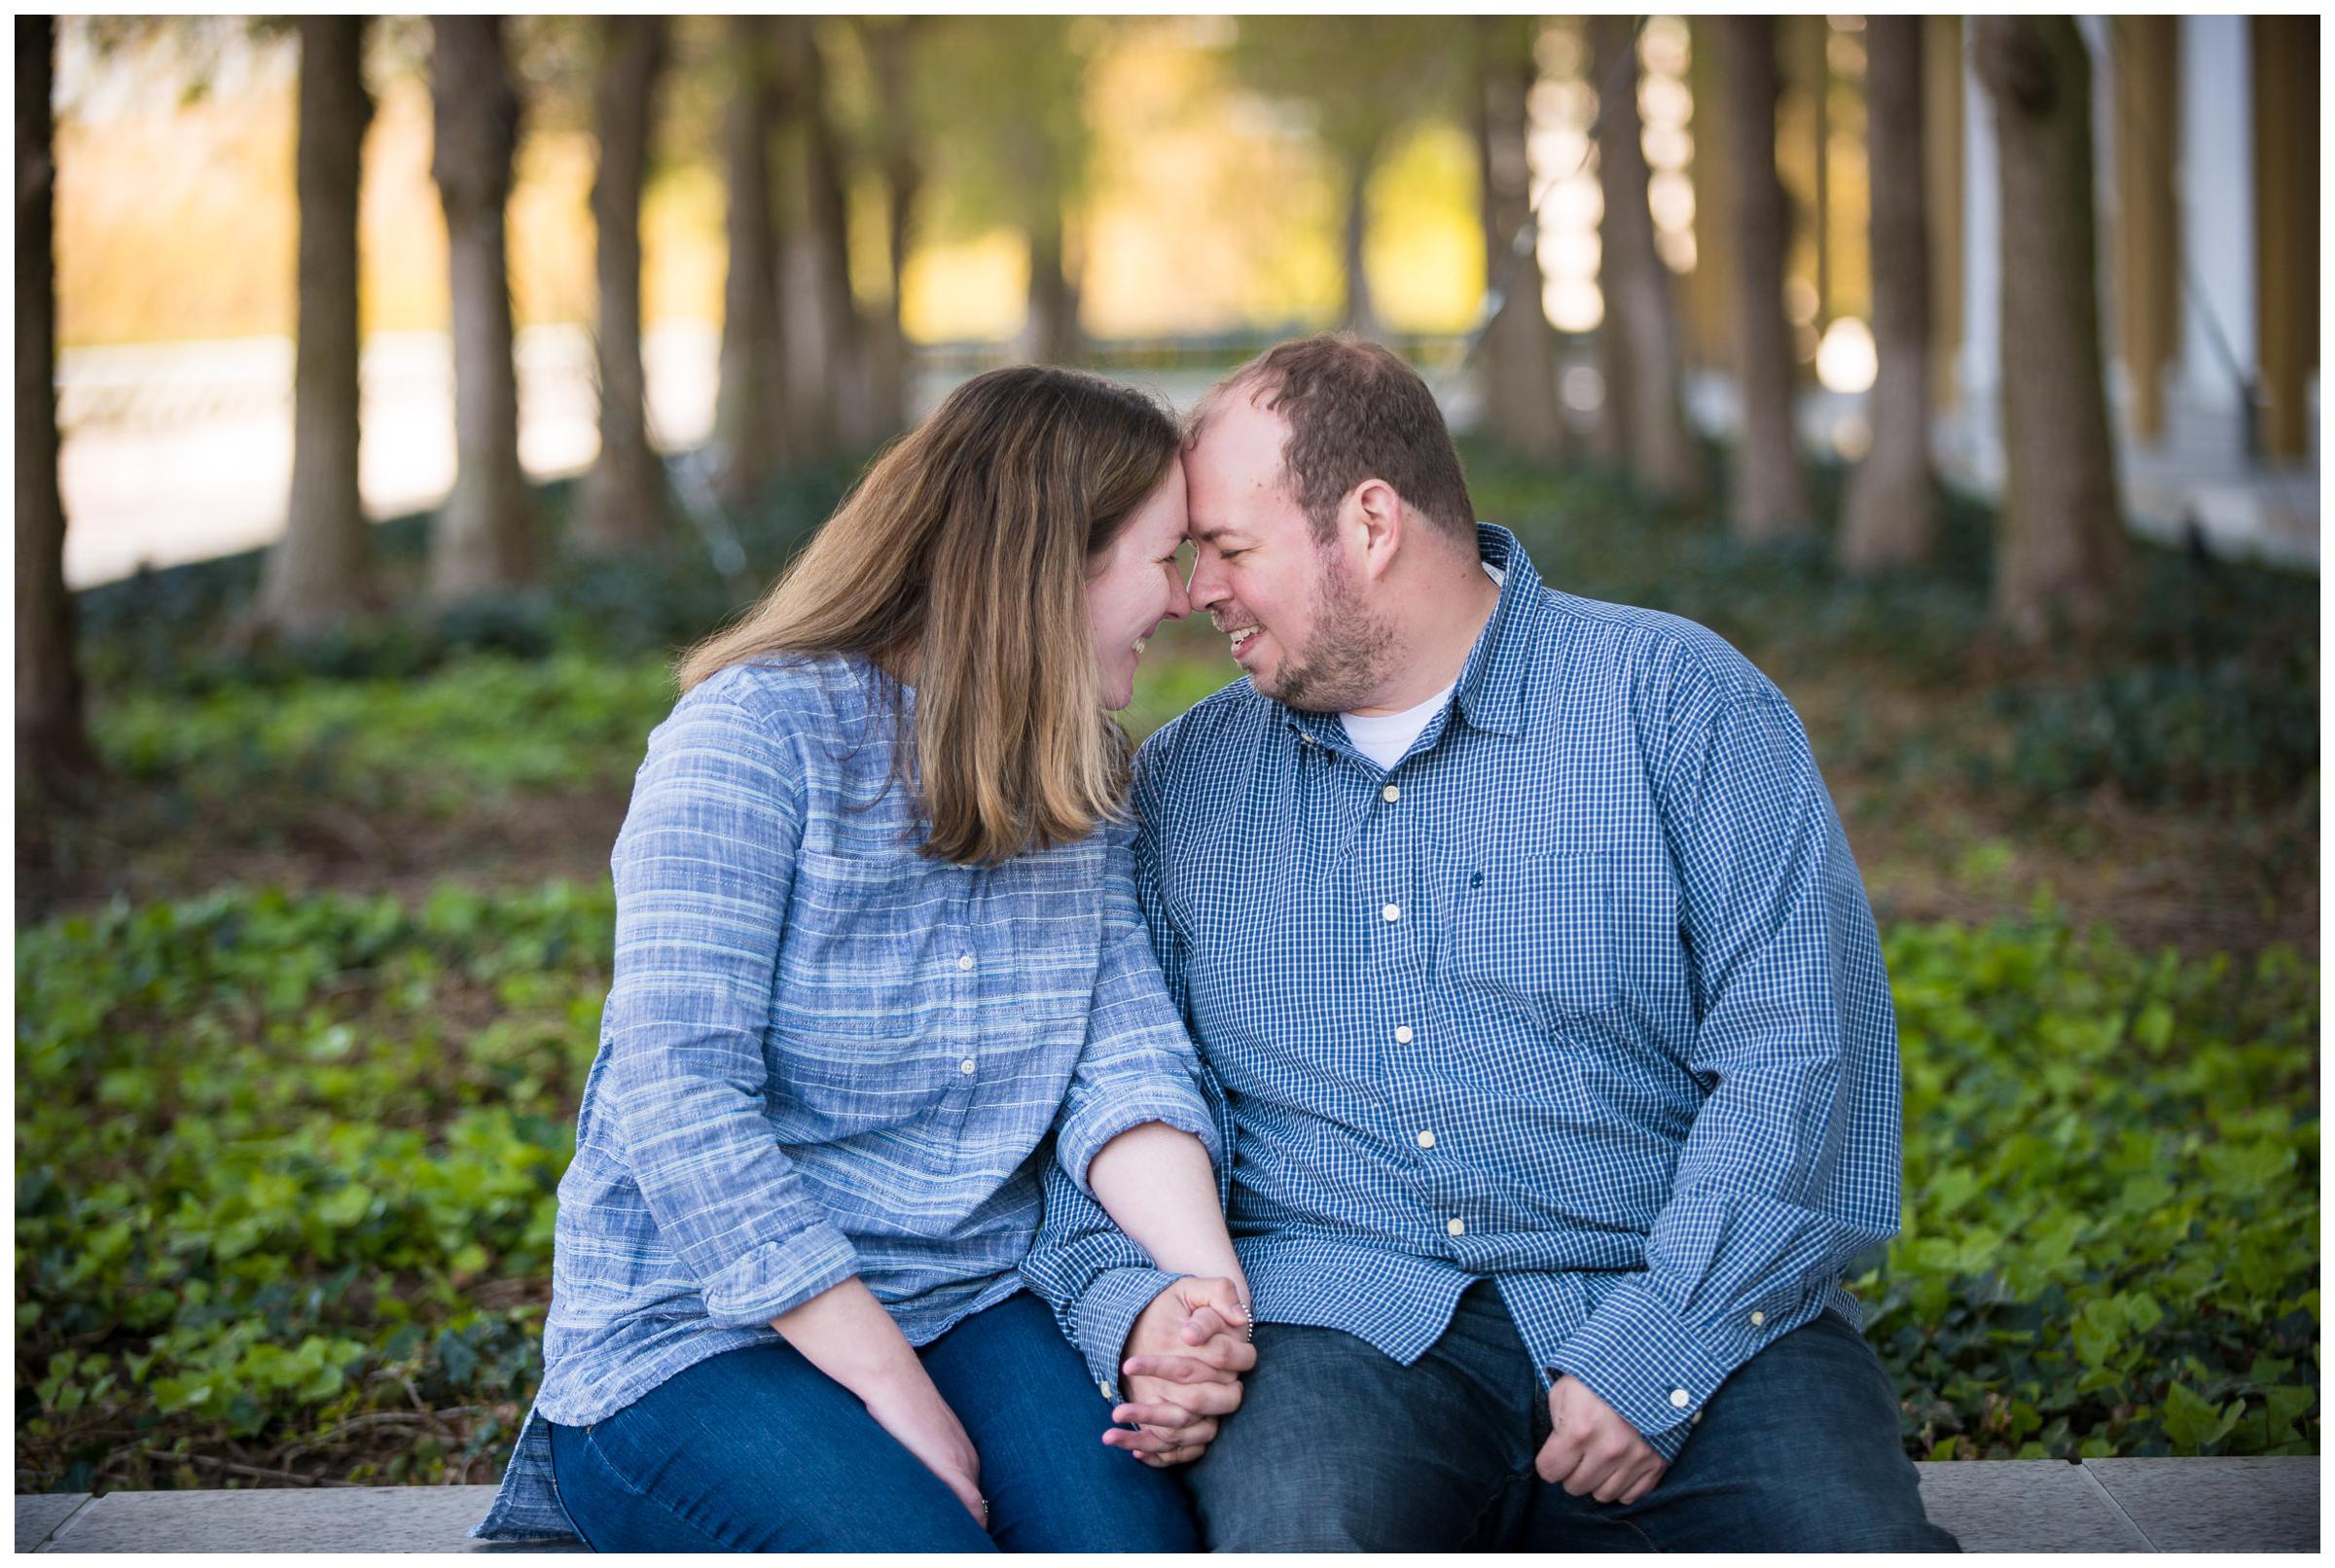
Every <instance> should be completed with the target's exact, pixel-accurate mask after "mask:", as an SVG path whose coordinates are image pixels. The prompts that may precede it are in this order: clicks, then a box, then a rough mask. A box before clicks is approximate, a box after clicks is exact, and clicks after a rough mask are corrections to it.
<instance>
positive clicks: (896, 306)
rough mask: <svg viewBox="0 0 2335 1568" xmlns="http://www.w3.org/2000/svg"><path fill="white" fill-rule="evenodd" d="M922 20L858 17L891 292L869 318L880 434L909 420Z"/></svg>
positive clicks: (872, 402) (872, 399)
mask: <svg viewBox="0 0 2335 1568" xmlns="http://www.w3.org/2000/svg"><path fill="white" fill-rule="evenodd" d="M920 25H923V24H922V23H920V22H919V21H918V20H917V19H916V18H907V17H903V18H897V19H894V20H892V21H890V22H888V23H887V22H882V21H874V20H870V19H868V18H862V20H861V23H860V36H861V37H862V38H863V39H865V40H866V42H867V49H868V60H869V66H870V71H871V74H872V75H873V76H874V77H875V81H876V92H877V101H878V106H879V114H880V117H881V120H882V123H883V126H882V165H883V193H884V263H885V268H886V271H887V273H888V277H889V291H888V295H887V303H886V304H885V306H884V309H883V311H882V312H881V314H880V315H879V316H877V317H876V318H875V319H873V320H872V321H870V322H869V324H868V326H869V344H868V382H869V398H868V402H869V410H870V414H871V417H872V419H873V421H874V423H875V426H876V428H877V435H878V437H879V439H881V438H886V437H889V436H891V435H893V434H895V433H896V432H898V431H900V430H901V429H903V428H905V427H906V425H907V423H908V366H909V353H908V329H907V326H906V323H905V322H904V321H903V320H902V315H901V311H902V306H903V304H904V303H905V296H904V294H903V289H904V286H905V283H906V279H907V273H908V235H909V224H910V222H911V220H912V219H913V218H914V217H915V215H916V194H917V192H918V190H919V189H920V188H921V186H922V184H923V171H922V169H920V168H919V167H918V166H917V163H916V142H915V140H914V135H913V126H914V118H913V117H914V114H915V104H914V101H913V92H912V87H913V85H912V83H911V82H910V80H909V72H910V63H909V53H910V45H911V43H912V41H913V40H912V29H915V28H916V27H918V26H920Z"/></svg>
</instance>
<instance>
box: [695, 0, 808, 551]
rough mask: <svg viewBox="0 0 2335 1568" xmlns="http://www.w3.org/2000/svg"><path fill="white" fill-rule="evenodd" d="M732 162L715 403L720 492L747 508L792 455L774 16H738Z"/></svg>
mask: <svg viewBox="0 0 2335 1568" xmlns="http://www.w3.org/2000/svg"><path fill="white" fill-rule="evenodd" d="M730 41H731V51H732V58H731V62H730V63H731V68H732V70H733V72H734V73H735V75H734V77H733V81H732V87H731V92H730V110H729V125H728V129H727V131H726V135H727V137H728V143H729V145H728V150H727V155H726V156H727V163H728V174H729V187H730V189H729V218H728V230H729V239H730V271H729V277H728V280H727V281H726V282H725V284H724V285H723V289H722V350H721V369H720V389H719V391H718V392H717V393H716V395H715V398H714V405H713V442H714V449H715V457H716V465H717V466H716V469H715V474H714V489H715V493H716V494H717V495H718V496H719V497H720V498H721V501H722V504H723V505H724V506H727V507H731V508H734V509H735V508H740V507H744V506H747V505H749V504H751V503H752V502H753V501H754V500H755V499H756V498H757V497H759V496H760V495H761V494H762V492H763V490H764V489H765V488H767V487H768V486H769V484H770V482H771V480H772V477H773V476H774V475H775V474H776V473H777V471H778V465H779V464H780V463H781V462H782V461H784V460H785V459H786V458H787V457H788V456H790V455H792V446H791V440H790V438H791V435H792V428H791V423H790V418H789V410H788V406H787V384H786V367H787V358H786V356H787V345H786V337H785V324H784V317H783V315H782V314H781V312H780V311H779V308H778V257H779V246H778V233H777V225H776V221H775V217H774V209H773V205H772V189H771V173H772V170H771V136H772V132H773V131H774V130H775V129H776V128H777V124H778V118H779V107H780V94H779V87H778V77H777V61H776V58H775V55H776V46H777V44H778V39H777V37H776V36H775V25H774V23H773V21H772V18H768V17H733V18H730Z"/></svg>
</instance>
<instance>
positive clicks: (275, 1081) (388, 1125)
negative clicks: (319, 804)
mask: <svg viewBox="0 0 2335 1568" xmlns="http://www.w3.org/2000/svg"><path fill="white" fill-rule="evenodd" d="M612 916H613V910H612V909H611V907H610V902H609V897H608V894H607V893H606V891H605V889H604V887H603V888H599V889H588V888H584V887H580V886H576V885H571V884H565V883H554V884H551V885H549V886H546V887H544V888H542V889H540V890H537V891H534V892H530V893H525V894H517V895H512V894H503V895H491V896H489V895H482V894H477V893H470V892H462V891H456V890H452V889H448V890H444V891H441V892H440V893H438V894H437V895H435V896H433V897H432V898H430V899H429V900H427V901H426V902H424V903H422V904H420V905H419V906H418V907H409V906H401V905H400V904H398V903H396V902H394V901H392V900H388V899H378V900H366V899H353V898H344V897H337V896H322V897H311V898H302V899H298V900H294V899H289V898H286V897H285V896H283V895H282V894H280V893H273V892H258V893H251V892H240V891H231V892H223V893H219V894H215V895H211V896H207V897H204V898H200V899H197V900H191V901H187V902H181V903H174V904H172V903H163V904H154V905H148V906H145V907H141V908H134V909H133V908H127V907H123V906H117V907H115V908H113V909H108V910H106V911H104V912H103V913H100V914H97V915H92V916H87V917H75V918H68V919H63V920H57V921H52V922H49V923H46V924H42V925H38V926H33V927H29V928H27V929H25V930H24V931H22V932H21V933H20V935H19V937H18V950H17V974H18V982H17V987H18V988H17V1007H18V1014H17V1018H18V1022H17V1083H16V1087H17V1106H18V1125H17V1140H18V1141H17V1151H18V1152H17V1300H18V1317H17V1329H18V1349H17V1355H18V1407H17V1408H18V1415H17V1443H18V1487H19V1489H30V1490H36V1491H37V1490H44V1489H63V1490H88V1489H90V1488H91V1487H93V1486H95V1487H116V1486H155V1485H163V1486H168V1485H180V1486H193V1485H205V1486H219V1485H225V1484H247V1483H249V1482H250V1481H252V1480H266V1479H282V1478H291V1477H316V1476H324V1477H332V1478H336V1479H349V1480H360V1481H363V1480H370V1481H409V1480H410V1481H441V1480H448V1479H453V1480H460V1479H470V1480H474V1481H476V1480H489V1479H493V1477H494V1476H495V1475H496V1474H497V1473H498V1470H499V1466H500V1463H501V1461H502V1459H503V1457H504V1455H505V1453H506V1452H507V1451H508V1447H509V1444H510V1443H511V1441H512V1439H513V1437H514V1436H515V1435H516V1433H515V1425H516V1420H517V1417H518V1416H519V1414H520V1413H521V1410H522V1409H523V1403H522V1402H523V1400H524V1398H525V1396H526V1394H527V1393H528V1391H529V1390H530V1389H531V1388H532V1386H533V1384H534V1382H535V1380H536V1378H537V1376H538V1375H539V1372H540V1366H539V1361H538V1354H539V1350H538V1343H539V1341H538V1333H539V1326H540V1323H541V1315H542V1310H543V1304H544V1301H545V1300H546V1298H547V1296H548V1290H549V1279H550V1271H551V1245H552V1220H553V1213H554V1195H553V1194H554V1188H555V1185H556V1183H557V1179H558V1176H559V1172H560V1170H561V1168H562V1167H563V1165H564V1163H565V1161H566V1159H567V1157H568V1153H569V1150H570V1147H571V1144H572V1139H573V1135H574V1125H573V1118H574V1108H575V1103H576V1098H577V1095H578V1093H579V1092H580V1089H581V1087H582V1082H583V1076H584V1073H585V1070H586V1068H587V1066H588V1064H589V1062H590V1059H591V1055H592V1051H593V1044H594V1040H595V1036H596V1024H597V1018H598V1014H599V1008H600V1003H601V999H602V996H603V994H604V992H605V988H606V985H607V976H606V973H605V965H606V955H607V953H608V950H609V944H610V935H611V921H612ZM1886 941H1887V948H1888V958H1889V965H1890V971H1891V974H1892V976H1893V977H1894V979H1895V983H1896V992H1897V999H1898V1006H1899V1011H1900V1022H1901V1029H1902V1032H1903V1039H1904V1057H1905V1076H1906V1132H1907V1139H1906V1194H1907V1203H1906V1209H1907V1214H1906V1229H1905V1234H1904V1236H1903V1237H1902V1238H1901V1239H1900V1240H1899V1241H1898V1242H1897V1243H1896V1244H1895V1245H1894V1246H1893V1247H1892V1248H1891V1249H1890V1250H1889V1252H1888V1255H1887V1257H1886V1259H1876V1260H1872V1261H1871V1266H1870V1267H1867V1268H1863V1269H1862V1270H1861V1272H1860V1277H1859V1278H1858V1279H1857V1280H1856V1284H1857V1287H1858V1293H1859V1295H1860V1296H1861V1297H1862V1298H1863V1300H1864V1301H1865V1302H1866V1306H1867V1313H1868V1318H1869V1333H1870V1334H1871V1336H1872V1338H1873V1340H1874V1342H1875V1344H1876V1345H1877V1346H1878V1347H1879V1348H1880V1349H1881V1351H1882V1353H1883V1355H1884V1357H1885V1359H1886V1361H1887V1362H1888V1364H1889V1366H1890V1368H1891V1369H1892V1371H1893V1372H1894V1373H1895V1374H1896V1377H1897V1380H1898V1383H1899V1387H1900V1390H1901V1393H1902V1396H1903V1398H1904V1401H1905V1411H1906V1414H1905V1436H1906V1442H1907V1445H1908V1448H1909V1451H1911V1452H1913V1453H1915V1454H1916V1455H1918V1456H1922V1457H1929V1458H1948V1457H1980V1456H1985V1457H2009V1456H2014V1455H2030V1456H2034V1455H2043V1454H2051V1455H2068V1454H2075V1453H2085V1454H2101V1453H2116V1454H2157V1453H2218V1454H2254V1453H2279V1452H2285V1453H2293V1452H2316V1451H2317V1444H2318V1412H2317V1394H2316V1389H2317V1367H2318V1329H2317V1320H2318V1295H2317V1262H2318V1260H2317V1234H2318V1207H2317V1191H2318V1119H2317V1103H2316V1082H2317V1056H2316V1041H2317V973H2316V971H2315V970H2314V969H2312V968H2310V967H2308V966H2306V965H2304V964H2302V963H2300V962H2298V961H2297V960H2295V959H2294V958H2293V957H2292V956H2291V955H2290V954H2287V953H2285V952H2283V951H2281V950H2278V949H2273V950H2271V951H2270V952H2268V953H2266V954H2264V955H2263V956H2262V957H2260V958H2259V959H2257V960H2254V961H2252V962H2250V963H2248V964H2245V965H2243V966H2241V965H2235V964H2231V963H2228V962H2225V961H2222V960H2217V959H2216V960H2205V961H2197V960H2191V961H2186V962H2184V961H2179V960H2176V959H2175V958H2174V957H2173V955H2171V954H2166V955H2164V956H2162V957H2156V958H2150V957H2146V956H2144V955H2141V954H2137V953H2136V952H2133V951H2131V950H2129V949H2127V948H2125V947H2123V946H2120V945H2119V944H2116V943H2115V942H2113V941H2112V940H2110V939H2108V938H2106V937H2105V936H2099V935H2085V934H2080V933H2077V932H2073V931H2070V930H2068V929H2066V927H2065V926H2064V925H2063V924H2061V923H2060V922H2058V921H2056V920H2055V919H2053V918H2051V917H2050V916H2048V915H2038V916H2036V917H2034V918H2032V919H2030V920H2028V921H2024V922H2020V923H2014V924H2004V925H1997V926H1994V927H1990V928H1987V929H1975V930H1974V929H1965V928H1960V927H1956V926H1951V925H1933V926H1905V927H1899V928H1897V929H1895V930H1892V931H1891V932H1889V933H1888V934H1887V939H1886Z"/></svg>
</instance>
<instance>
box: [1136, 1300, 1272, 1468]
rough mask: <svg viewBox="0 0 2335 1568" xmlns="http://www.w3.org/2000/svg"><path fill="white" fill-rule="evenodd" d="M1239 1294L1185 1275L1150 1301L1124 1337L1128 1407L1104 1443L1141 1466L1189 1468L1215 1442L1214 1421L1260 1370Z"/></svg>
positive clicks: (1227, 1410) (1231, 1406) (1233, 1406)
mask: <svg viewBox="0 0 2335 1568" xmlns="http://www.w3.org/2000/svg"><path fill="white" fill-rule="evenodd" d="M1242 1296H1243V1293H1242V1292H1241V1291H1240V1289H1239V1286H1237V1285H1236V1284H1235V1283H1234V1282H1233V1281H1232V1280H1229V1279H1200V1278H1195V1277H1190V1276H1187V1277H1185V1278H1183V1279H1179V1280H1177V1281H1176V1282H1175V1283H1174V1284H1173V1285H1170V1286H1168V1287H1167V1289H1166V1290H1164V1291H1162V1292H1160V1294H1159V1295H1158V1296H1157V1297H1155V1298H1153V1300H1152V1303H1151V1304H1150V1305H1149V1306H1147V1307H1145V1308H1144V1309H1143V1315H1142V1316H1141V1317H1138V1318H1137V1319H1135V1326H1134V1327H1133V1328H1132V1329H1131V1330H1130V1331H1128V1336H1127V1351H1128V1354H1127V1359H1126V1360H1125V1361H1123V1362H1121V1363H1120V1366H1119V1371H1120V1373H1121V1374H1122V1375H1123V1376H1124V1377H1125V1378H1126V1385H1125V1388H1124V1390H1123V1391H1124V1392H1125V1393H1126V1395H1127V1402H1126V1403H1125V1404H1122V1405H1119V1406H1116V1407H1114V1408H1112V1410H1111V1419H1112V1420H1113V1421H1117V1422H1122V1423H1128V1424H1133V1425H1136V1426H1138V1427H1139V1428H1140V1430H1139V1431H1134V1432H1129V1431H1126V1430H1123V1428H1122V1427H1117V1426H1115V1427H1113V1428H1112V1429H1111V1430H1110V1431H1108V1432H1105V1433H1104V1434H1103V1435H1102V1441H1103V1442H1104V1443H1108V1444H1110V1445H1111V1446H1112V1447H1114V1448H1125V1449H1127V1450H1129V1451H1130V1452H1131V1453H1132V1454H1134V1455H1135V1457H1136V1458H1138V1459H1140V1460H1142V1461H1143V1462H1144V1463H1145V1464H1147V1465H1150V1466H1152V1467H1154V1468H1155V1469H1156V1468H1159V1467H1161V1466H1165V1465H1181V1464H1188V1463H1190V1462H1191V1461H1192V1460H1195V1459H1198V1458H1199V1457H1200V1456H1201V1454H1202V1453H1203V1452H1205V1451H1206V1449H1207V1445H1208V1443H1210V1442H1211V1441H1213V1440H1214V1438H1215V1436H1216V1430H1217V1421H1218V1418H1219V1417H1222V1416H1226V1415H1230V1414H1231V1413H1232V1412H1233V1411H1234V1410H1237V1409H1239V1408H1240V1374H1241V1373H1242V1372H1247V1371H1248V1370H1249V1369H1251V1368H1253V1367H1254V1366H1256V1364H1257V1352H1256V1347H1255V1346H1253V1345H1251V1344H1249V1343H1248V1337H1247V1336H1248V1312H1247V1308H1246V1306H1245V1304H1244V1302H1243V1301H1242Z"/></svg>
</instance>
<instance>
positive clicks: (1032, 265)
mask: <svg viewBox="0 0 2335 1568" xmlns="http://www.w3.org/2000/svg"><path fill="white" fill-rule="evenodd" d="M1062 231H1063V223H1062V213H1061V209H1060V207H1049V208H1048V209H1046V211H1045V212H1044V213H1043V214H1042V215H1041V216H1040V217H1039V218H1038V219H1037V220H1036V221H1035V222H1034V223H1032V224H1031V225H1030V231H1029V315H1028V320H1027V323H1026V325H1025V326H1024V329H1023V334H1024V350H1025V352H1026V355H1027V357H1028V358H1029V359H1030V360H1031V361H1033V362H1034V363H1036V364H1040V365H1075V364H1077V363H1078V361H1079V360H1080V359H1081V358H1083V357H1084V356H1085V353H1086V337H1085V335H1084V334H1083V333H1082V332H1081V331H1080V330H1079V325H1078V286H1077V285H1076V284H1075V283H1073V282H1071V280H1070V275H1069V272H1068V270H1067V267H1068V262H1069V257H1068V255H1067V254H1066V252H1067V249H1068V247H1067V245H1066V244H1065V242H1064V239H1063V232H1062Z"/></svg>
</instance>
